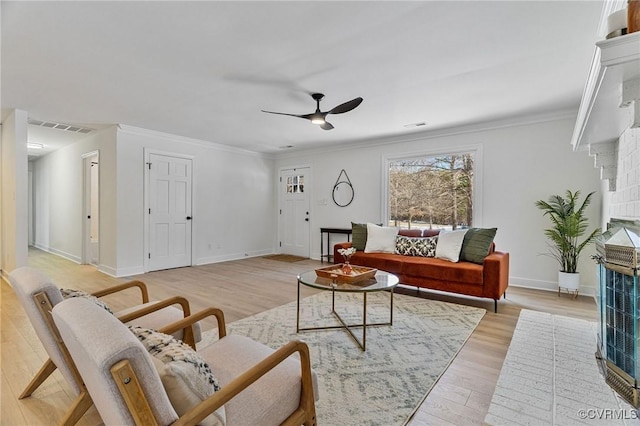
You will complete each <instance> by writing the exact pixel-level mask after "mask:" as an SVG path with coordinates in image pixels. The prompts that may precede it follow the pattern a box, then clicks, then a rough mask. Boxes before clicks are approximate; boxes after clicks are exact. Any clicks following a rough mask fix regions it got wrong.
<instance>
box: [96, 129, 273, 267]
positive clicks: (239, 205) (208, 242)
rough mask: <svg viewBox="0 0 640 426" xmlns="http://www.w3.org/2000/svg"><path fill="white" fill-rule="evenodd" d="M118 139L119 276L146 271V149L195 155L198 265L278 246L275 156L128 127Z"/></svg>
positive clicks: (195, 256)
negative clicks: (144, 269)
mask: <svg viewBox="0 0 640 426" xmlns="http://www.w3.org/2000/svg"><path fill="white" fill-rule="evenodd" d="M117 140H118V146H117V156H118V174H117V203H116V205H117V218H118V230H117V239H118V241H117V253H118V258H117V269H116V270H115V271H112V273H113V274H114V275H118V276H121V275H131V274H137V273H141V272H143V266H144V257H143V256H144V191H143V190H144V185H143V183H144V167H145V165H144V149H145V148H151V149H153V150H157V151H162V152H165V153H176V154H182V155H189V156H193V157H194V162H193V182H194V186H193V212H192V213H193V221H192V226H193V252H192V257H193V262H194V264H205V263H213V262H219V261H223V260H230V259H238V258H242V257H245V256H257V255H262V254H268V253H273V252H274V250H275V240H276V230H275V223H276V214H275V209H276V206H275V201H274V200H275V196H274V185H273V176H274V168H273V160H272V159H270V158H268V157H266V156H263V155H260V154H256V153H251V152H247V151H242V150H237V149H232V148H229V147H225V146H222V145H218V144H215V143H209V142H204V141H197V140H193V139H188V138H182V137H179V136H174V135H168V134H164V133H159V132H152V131H148V130H144V129H138V128H133V127H128V126H123V127H122V128H121V129H119V130H118V137H117ZM101 159H102V157H101ZM101 162H102V160H101Z"/></svg>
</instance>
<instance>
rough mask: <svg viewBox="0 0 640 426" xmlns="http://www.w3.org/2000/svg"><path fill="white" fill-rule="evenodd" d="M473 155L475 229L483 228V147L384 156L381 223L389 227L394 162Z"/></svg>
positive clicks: (468, 146)
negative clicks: (390, 183) (391, 173)
mask: <svg viewBox="0 0 640 426" xmlns="http://www.w3.org/2000/svg"><path fill="white" fill-rule="evenodd" d="M467 153H470V154H473V197H472V198H473V225H472V226H474V227H482V224H483V217H482V212H483V210H484V209H483V205H482V199H483V196H482V188H483V184H482V182H483V174H484V167H483V159H482V145H480V144H476V145H464V146H457V147H452V148H447V149H445V148H442V147H439V148H434V149H429V150H422V151H413V152H406V153H402V154H400V153H393V154H387V155H383V156H382V161H381V163H382V164H381V168H382V174H381V175H382V179H381V194H382V197H381V199H380V212H381V216H380V217H381V222H382V223H384V224H385V226H388V225H387V224H388V223H389V167H390V165H391V163H392V162H393V161H398V160H406V159H410V158H419V157H436V156H445V155H451V154H467Z"/></svg>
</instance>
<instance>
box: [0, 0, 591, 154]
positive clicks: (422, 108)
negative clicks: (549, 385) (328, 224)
mask: <svg viewBox="0 0 640 426" xmlns="http://www.w3.org/2000/svg"><path fill="white" fill-rule="evenodd" d="M1 8H2V11H1V12H2V28H1V31H2V50H1V53H2V57H1V59H2V76H1V77H2V81H1V83H2V86H1V88H2V96H1V103H2V105H1V106H2V108H4V109H7V108H19V109H23V110H26V111H28V113H29V117H30V118H32V119H38V120H50V121H57V122H62V123H67V124H80V125H86V126H88V127H91V125H94V126H104V125H106V124H110V123H121V124H127V125H131V126H137V127H142V128H146V129H151V130H156V131H162V132H167V133H171V134H176V135H181V136H187V137H191V138H197V139H202V140H205V141H211V142H216V143H221V144H227V145H232V146H235V147H239V148H244V149H248V150H252V151H259V152H267V153H268V152H279V151H281V148H280V147H282V146H286V145H293V146H294V147H296V148H310V147H314V146H318V145H330V144H337V143H347V142H351V141H363V140H367V139H371V138H378V137H387V136H397V135H402V134H408V133H412V132H418V131H433V130H435V129H447V128H452V127H458V126H463V125H469V124H475V123H481V122H487V121H493V120H497V119H510V118H518V117H523V116H533V115H538V114H543V113H553V112H563V113H566V112H568V111H573V112H576V111H577V108H578V105H579V102H580V97H581V94H582V90H583V87H584V84H585V81H586V78H587V74H588V70H589V66H590V63H591V59H592V56H593V52H594V43H595V41H597V39H598V34H597V31H598V24H599V19H600V14H601V11H602V2H601V1H584V2H583V1H557V0H556V1H549V2H543V1H496V2H488V1H470V2H462V1H446V2H444V1H424V2H420V1H412V2H401V1H394V2H373V1H356V2H341V1H335V2H331V1H323V2H320V1H312V2H296V1H283V2H273V1H258V2H245V1H234V2H219V1H199V2H153V1H143V2H93V1H91V2H64V1H63V2H56V1H47V2H10V1H2V3H1ZM312 92H322V93H324V94H325V99H324V100H323V101H322V103H321V108H322V110H329V109H331V108H333V107H334V106H336V105H338V104H341V103H343V102H345V101H348V100H350V99H353V98H355V97H358V96H361V97H363V98H364V102H363V103H362V104H361V105H360V106H359V107H358V108H356V109H355V110H353V111H351V112H349V113H346V114H343V115H329V117H328V119H329V121H330V122H331V123H332V124H333V125H334V126H335V129H333V130H330V131H325V130H322V129H320V128H319V127H318V126H316V125H313V124H311V123H310V122H309V121H307V120H302V119H299V118H295V117H286V116H280V115H271V114H265V113H262V112H260V110H261V109H266V110H271V111H282V112H287V113H294V114H305V113H311V112H313V111H314V109H315V103H314V101H313V100H312V99H311V97H310V96H309V94H310V93H312ZM418 122H426V123H427V125H426V126H422V127H417V128H413V129H411V128H407V127H405V125H407V124H411V123H418ZM30 137H31V131H30Z"/></svg>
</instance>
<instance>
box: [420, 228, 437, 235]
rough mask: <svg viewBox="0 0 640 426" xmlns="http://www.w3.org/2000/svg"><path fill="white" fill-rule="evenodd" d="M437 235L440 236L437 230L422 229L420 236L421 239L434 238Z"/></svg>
mask: <svg viewBox="0 0 640 426" xmlns="http://www.w3.org/2000/svg"><path fill="white" fill-rule="evenodd" d="M438 234H440V230H439V229H424V230H423V231H422V236H423V237H435V236H436V235H438Z"/></svg>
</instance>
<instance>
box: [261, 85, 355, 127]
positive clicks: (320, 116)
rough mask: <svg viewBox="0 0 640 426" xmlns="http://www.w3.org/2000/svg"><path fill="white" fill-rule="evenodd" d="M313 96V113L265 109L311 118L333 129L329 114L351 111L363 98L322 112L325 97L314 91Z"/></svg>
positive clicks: (322, 125) (312, 120) (270, 112)
mask: <svg viewBox="0 0 640 426" xmlns="http://www.w3.org/2000/svg"><path fill="white" fill-rule="evenodd" d="M311 97H312V98H313V99H314V100H315V101H316V112H314V113H312V114H301V115H298V114H288V113H286V112H274V111H265V110H261V111H262V112H266V113H269V114H279V115H290V116H292V117H298V118H304V119H306V120H310V121H311V122H312V123H313V124H318V125H320V127H321V128H322V129H324V130H331V129H333V125H332V124H331V123H329V122H328V121H327V120H326V117H327V115H328V114H343V113H345V112H349V111H351V110H352V109H354V108H356V107H357V106H358V105H360V104H361V103H362V98H360V97H358V98H355V99H351V100H350V101H348V102H345V103H343V104H340V105H338V106H337V107H335V108H333V109H330V110H329V111H325V112H322V111H320V101H321V100H322V98H324V95H323V94H322V93H312V94H311Z"/></svg>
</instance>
